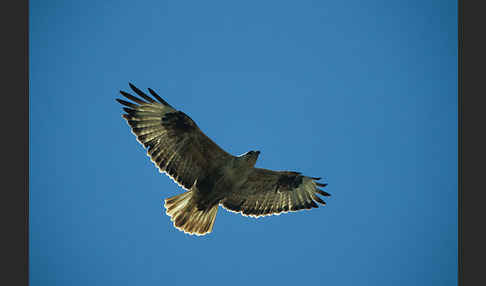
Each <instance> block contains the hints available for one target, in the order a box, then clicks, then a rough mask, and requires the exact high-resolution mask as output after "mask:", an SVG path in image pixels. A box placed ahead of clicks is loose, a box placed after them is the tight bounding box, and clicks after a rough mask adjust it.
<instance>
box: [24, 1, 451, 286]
mask: <svg viewBox="0 0 486 286" xmlns="http://www.w3.org/2000/svg"><path fill="white" fill-rule="evenodd" d="M456 6H457V4H456V1H450V0H447V1H444V0H437V1H423V0H421V1H405V0H403V1H385V0H383V1H374V0H369V1H41V0H31V1H30V282H31V285H33V286H37V285H83V286H84V285H103V286H105V285H117V286H121V285H195V283H198V284H197V285H232V286H237V285H303V284H304V283H305V284H306V285H374V286H377V285H387V286H388V285H428V286H430V285H456V281H457V274H456V269H457V83H456V78H457V71H456V69H457V56H456V54H457V44H456V43H457V17H456V14H457V8H456ZM128 82H133V83H134V84H135V85H137V86H138V87H139V88H141V89H146V88H148V87H151V88H153V89H154V90H156V91H157V92H158V93H159V94H160V95H161V96H162V97H163V98H164V99H166V100H167V101H168V102H169V103H170V104H171V105H173V106H174V107H176V108H178V109H181V110H183V111H184V112H186V113H187V114H188V115H189V116H191V117H192V118H193V119H194V120H195V121H196V122H197V124H198V125H199V127H200V128H201V129H202V130H203V131H204V132H205V133H206V134H207V135H208V136H210V137H211V138H212V139H213V140H214V141H215V142H217V143H218V144H219V145H220V146H221V147H222V148H224V149H225V150H227V151H228V152H230V153H232V154H235V155H239V154H241V153H244V152H246V151H248V150H252V149H256V150H261V151H262V154H261V155H260V159H259V161H258V162H257V167H262V168H268V169H277V170H294V171H300V172H303V173H304V174H306V175H309V176H321V177H323V181H325V182H327V183H329V186H328V187H327V189H326V190H327V191H328V192H330V193H331V194H332V197H330V198H329V199H328V200H327V202H328V205H327V206H326V207H322V208H319V209H313V210H312V211H302V212H298V213H292V214H285V215H281V216H272V217H266V218H263V219H258V220H255V219H251V218H247V217H243V216H240V215H237V214H234V213H230V212H227V211H225V210H223V209H220V210H219V212H218V215H217V218H216V223H215V226H214V231H213V233H211V234H210V235H208V236H204V237H194V236H189V235H186V234H184V233H182V232H180V231H178V230H177V229H175V228H174V227H173V226H172V223H171V222H170V220H169V217H168V216H167V215H165V213H164V209H163V206H162V202H163V200H164V199H165V198H167V197H170V196H174V195H176V194H179V193H180V192H181V189H180V188H179V187H178V186H177V185H175V184H174V183H173V182H172V181H171V180H170V179H169V178H168V177H166V176H165V175H162V174H159V173H158V171H157V169H156V168H155V167H154V166H153V164H152V163H151V162H150V161H149V158H148V157H147V156H146V155H145V151H144V149H143V147H142V146H141V145H140V144H139V143H138V142H136V140H135V137H134V136H133V135H132V134H131V132H130V131H129V128H128V126H127V124H126V123H125V121H124V120H123V119H122V118H121V114H122V112H121V108H120V105H119V104H118V103H117V102H115V98H116V97H118V91H119V90H120V89H124V90H127V89H128Z"/></svg>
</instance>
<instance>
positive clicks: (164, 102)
mask: <svg viewBox="0 0 486 286" xmlns="http://www.w3.org/2000/svg"><path fill="white" fill-rule="evenodd" d="M148 91H149V92H150V94H151V95H152V96H153V97H155V98H156V99H157V100H158V101H159V102H160V103H162V104H163V105H167V106H170V104H168V103H167V101H165V100H163V99H162V98H161V97H160V96H159V95H158V94H157V93H156V92H155V91H153V90H152V89H151V88H149V89H148Z"/></svg>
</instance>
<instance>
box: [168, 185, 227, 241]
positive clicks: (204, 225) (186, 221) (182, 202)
mask: <svg viewBox="0 0 486 286" xmlns="http://www.w3.org/2000/svg"><path fill="white" fill-rule="evenodd" d="M192 194H193V193H192V192H191V191H188V192H185V193H182V194H180V195H177V196H173V197H171V198H168V199H166V200H165V204H164V206H165V209H166V213H167V215H168V216H170V220H171V221H172V222H173V224H174V227H176V228H177V229H179V230H181V231H183V232H185V233H188V234H195V235H205V234H208V233H210V232H211V231H212V230H213V225H214V220H215V219H216V214H217V212H218V204H215V205H214V206H212V207H210V208H209V209H203V210H199V209H198V208H197V206H196V204H195V203H194V201H193V200H192Z"/></svg>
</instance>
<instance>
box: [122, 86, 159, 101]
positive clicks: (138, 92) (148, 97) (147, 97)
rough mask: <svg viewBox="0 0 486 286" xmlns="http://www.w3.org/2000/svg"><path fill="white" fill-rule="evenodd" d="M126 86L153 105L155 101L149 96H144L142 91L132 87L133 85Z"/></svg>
mask: <svg viewBox="0 0 486 286" xmlns="http://www.w3.org/2000/svg"><path fill="white" fill-rule="evenodd" d="M128 85H129V86H130V88H131V89H132V90H133V91H135V93H137V94H138V95H139V96H141V97H143V98H144V99H145V100H147V101H148V102H150V103H154V102H155V100H153V99H152V98H151V97H150V96H148V95H147V94H145V93H144V92H143V91H141V90H140V89H138V88H137V87H136V86H134V85H133V84H131V83H128Z"/></svg>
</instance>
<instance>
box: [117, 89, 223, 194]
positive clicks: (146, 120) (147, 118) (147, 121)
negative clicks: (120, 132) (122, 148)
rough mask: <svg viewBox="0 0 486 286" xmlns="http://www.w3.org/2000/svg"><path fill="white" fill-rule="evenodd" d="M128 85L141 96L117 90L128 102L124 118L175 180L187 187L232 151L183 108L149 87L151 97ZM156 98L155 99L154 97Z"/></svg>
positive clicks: (159, 164)
mask: <svg viewBox="0 0 486 286" xmlns="http://www.w3.org/2000/svg"><path fill="white" fill-rule="evenodd" d="M130 88H131V89H132V90H133V91H134V92H135V93H136V94H137V95H138V96H140V97H141V98H143V100H142V99H140V98H138V97H136V96H133V95H131V94H129V93H127V92H124V91H120V93H121V94H122V95H123V96H124V97H126V98H127V99H129V100H131V101H133V103H132V102H128V101H125V100H122V99H116V100H117V101H118V102H119V103H121V104H123V105H125V106H126V107H124V108H123V110H124V111H125V112H126V113H125V114H123V118H125V119H126V121H127V123H128V125H129V126H130V128H131V130H132V132H133V134H134V135H135V136H136V137H137V140H138V142H140V143H141V144H142V145H143V146H145V148H148V149H147V155H148V156H149V157H150V159H151V161H152V162H153V163H154V164H155V165H156V166H157V167H158V168H159V170H160V172H164V173H166V174H167V175H168V176H169V177H171V178H172V179H173V180H174V181H175V182H177V183H178V184H179V185H181V186H182V187H184V188H186V189H190V188H191V187H192V185H193V183H194V181H195V180H196V179H197V178H199V177H201V176H204V175H205V173H206V172H208V171H209V170H211V169H213V168H217V167H218V164H222V163H224V162H225V160H226V159H228V158H230V157H231V155H230V154H228V153H226V152H225V151H224V150H223V149H221V148H220V147H219V146H218V145H217V144H216V143H214V142H213V141H212V140H211V139H209V137H207V136H206V135H205V134H204V133H203V132H202V131H201V130H200V129H199V127H198V126H197V125H196V123H195V122H194V121H193V120H192V119H191V118H190V117H189V116H187V115H186V114H185V113H184V112H182V111H178V110H175V109H174V108H173V107H172V106H170V105H169V104H168V103H167V102H166V101H165V100H163V99H162V98H161V97H160V96H159V95H158V94H157V93H155V92H154V91H153V90H152V89H150V88H149V89H148V90H149V92H150V94H151V95H152V96H153V98H152V97H150V96H148V95H147V94H145V93H144V92H142V91H141V90H139V89H138V88H136V87H135V86H134V85H132V84H131V83H130ZM155 99H156V100H157V101H156V100H155Z"/></svg>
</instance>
